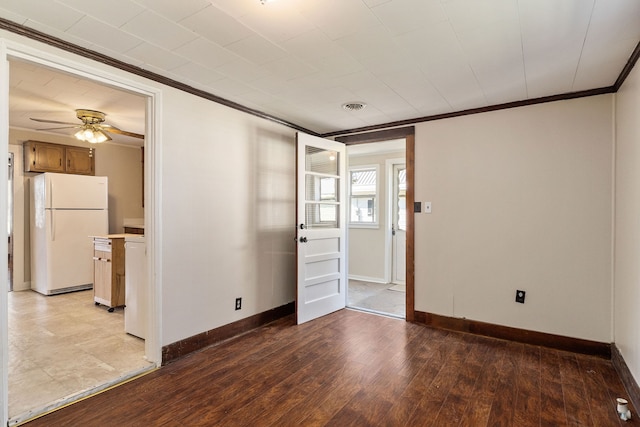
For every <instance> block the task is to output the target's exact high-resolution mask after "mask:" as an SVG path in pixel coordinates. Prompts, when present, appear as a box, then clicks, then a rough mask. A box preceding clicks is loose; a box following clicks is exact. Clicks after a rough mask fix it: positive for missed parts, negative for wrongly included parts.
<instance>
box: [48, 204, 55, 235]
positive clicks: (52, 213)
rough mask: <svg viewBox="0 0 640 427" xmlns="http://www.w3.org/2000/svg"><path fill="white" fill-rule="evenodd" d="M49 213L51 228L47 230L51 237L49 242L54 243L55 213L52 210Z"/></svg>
mask: <svg viewBox="0 0 640 427" xmlns="http://www.w3.org/2000/svg"><path fill="white" fill-rule="evenodd" d="M49 212H50V213H51V227H50V228H49V231H50V233H49V234H50V237H51V241H52V242H55V240H56V231H55V230H56V211H55V210H53V209H50V210H49Z"/></svg>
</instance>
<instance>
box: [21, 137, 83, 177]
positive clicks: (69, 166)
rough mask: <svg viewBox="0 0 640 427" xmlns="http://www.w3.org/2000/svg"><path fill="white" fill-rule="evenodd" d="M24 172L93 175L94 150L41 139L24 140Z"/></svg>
mask: <svg viewBox="0 0 640 427" xmlns="http://www.w3.org/2000/svg"><path fill="white" fill-rule="evenodd" d="M23 147H24V170H25V172H57V173H70V174H76V175H95V150H93V149H91V148H85V147H75V146H72V145H62V144H53V143H50V142H41V141H25V143H24V144H23Z"/></svg>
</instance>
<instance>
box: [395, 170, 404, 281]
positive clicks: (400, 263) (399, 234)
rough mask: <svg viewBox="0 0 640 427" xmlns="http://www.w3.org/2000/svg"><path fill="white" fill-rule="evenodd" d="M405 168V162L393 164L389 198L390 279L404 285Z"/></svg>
mask: <svg viewBox="0 0 640 427" xmlns="http://www.w3.org/2000/svg"><path fill="white" fill-rule="evenodd" d="M406 171H407V168H406V166H405V164H394V165H393V174H392V176H393V181H392V182H393V191H392V196H393V198H392V199H391V203H392V210H391V212H392V217H391V251H392V254H391V281H392V282H393V283H396V284H399V285H404V284H405V280H406V274H407V270H406V256H407V236H406V233H407V203H406V200H407V197H406V195H407V173H406Z"/></svg>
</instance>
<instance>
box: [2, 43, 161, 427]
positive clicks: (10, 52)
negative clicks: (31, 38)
mask: <svg viewBox="0 0 640 427" xmlns="http://www.w3.org/2000/svg"><path fill="white" fill-rule="evenodd" d="M0 50H1V53H0V58H1V61H2V65H1V66H0V79H1V81H2V83H1V84H0V128H4V129H5V132H0V149H4V151H5V152H7V151H8V139H9V138H8V123H9V111H8V109H9V73H8V71H9V62H8V60H9V59H11V58H15V59H18V60H23V61H28V62H32V63H35V64H39V65H42V66H45V67H49V68H53V69H56V70H59V71H63V72H66V73H70V74H74V75H77V76H80V77H84V78H86V79H89V80H92V81H94V82H99V83H102V84H105V85H108V86H111V87H115V88H119V89H122V90H125V91H128V92H132V93H136V94H139V95H142V96H146V97H148V100H147V111H146V130H145V133H146V138H145V229H146V230H147V259H148V262H147V265H148V267H147V268H148V277H149V300H150V307H149V311H148V312H149V318H148V325H149V331H148V333H147V339H146V342H145V353H146V358H147V359H148V360H149V361H150V362H152V363H155V364H156V365H158V366H159V365H160V364H161V362H162V359H161V358H162V339H161V337H162V316H161V315H162V313H161V307H162V304H161V302H162V298H161V296H162V257H161V254H162V251H161V249H162V226H161V225H162V224H161V215H160V214H161V212H160V207H161V205H162V203H161V188H162V183H161V169H162V168H161V165H162V159H161V153H162V126H161V117H162V115H161V113H162V92H161V90H160V89H158V88H155V87H151V86H147V85H145V84H143V83H140V82H138V81H134V80H130V79H129V78H126V77H123V76H121V75H116V74H113V73H110V72H107V71H105V70H103V69H98V68H95V67H93V66H91V65H88V64H84V63H80V62H75V61H74V60H71V59H68V57H66V56H65V57H63V56H59V55H53V54H50V53H47V52H43V51H41V50H38V49H35V48H31V47H28V46H26V45H23V44H21V43H17V42H14V41H11V40H7V39H0ZM73 56H75V55H73ZM91 62H93V61H91ZM3 165H4V166H2V167H1V168H0V173H3V175H2V178H0V185H2V186H3V188H7V172H6V167H7V166H6V162H5V163H3ZM3 170H4V171H5V172H2V171H3ZM3 183H4V184H3ZM0 199H2V200H1V201H0V210H1V212H0V221H2V223H3V225H2V227H4V229H5V232H6V224H7V222H6V211H7V207H6V197H1V198H0ZM3 218H4V220H3ZM0 257H1V258H2V259H1V260H0V270H2V271H0V274H1V276H0V278H4V279H5V280H4V281H3V282H2V283H6V279H7V265H6V264H7V247H6V245H5V246H2V249H0ZM2 265H4V267H2ZM0 317H1V318H2V321H0V339H1V340H2V350H0V359H1V363H2V365H1V366H2V378H1V382H2V386H1V387H2V388H1V390H0V417H1V420H0V421H1V422H2V423H4V424H3V425H6V424H7V421H8V416H9V414H8V399H7V398H8V349H7V348H8V342H9V341H8V321H7V319H8V296H7V292H0Z"/></svg>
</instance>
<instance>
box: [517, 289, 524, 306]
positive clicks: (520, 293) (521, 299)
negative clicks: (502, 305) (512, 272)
mask: <svg viewBox="0 0 640 427" xmlns="http://www.w3.org/2000/svg"><path fill="white" fill-rule="evenodd" d="M525 294H526V292H525V291H520V290H517V291H516V302H519V303H520V304H524V296H525Z"/></svg>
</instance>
